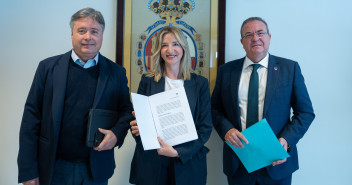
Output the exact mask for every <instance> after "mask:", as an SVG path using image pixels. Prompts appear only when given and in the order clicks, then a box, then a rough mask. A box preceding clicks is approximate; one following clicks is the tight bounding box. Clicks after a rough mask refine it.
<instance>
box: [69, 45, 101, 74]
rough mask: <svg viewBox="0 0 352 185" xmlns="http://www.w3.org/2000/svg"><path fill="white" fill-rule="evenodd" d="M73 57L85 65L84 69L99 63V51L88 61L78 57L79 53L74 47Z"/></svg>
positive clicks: (82, 65)
mask: <svg viewBox="0 0 352 185" xmlns="http://www.w3.org/2000/svg"><path fill="white" fill-rule="evenodd" d="M71 58H72V60H73V61H74V62H75V63H76V64H78V65H79V66H81V67H83V68H84V69H87V68H90V67H93V66H95V65H98V58H99V52H98V53H97V55H95V57H94V58H93V59H89V60H88V61H87V62H84V61H83V60H81V59H80V58H79V57H78V55H77V54H76V53H75V51H74V50H73V49H72V53H71Z"/></svg>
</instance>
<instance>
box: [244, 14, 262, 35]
mask: <svg viewBox="0 0 352 185" xmlns="http://www.w3.org/2000/svg"><path fill="white" fill-rule="evenodd" d="M251 21H260V22H262V23H264V24H265V26H266V30H267V32H268V33H269V27H268V24H267V23H266V22H265V21H264V19H262V18H261V17H250V18H248V19H246V20H245V21H243V23H242V26H241V30H240V33H241V36H242V28H243V26H244V25H245V24H247V23H248V22H251Z"/></svg>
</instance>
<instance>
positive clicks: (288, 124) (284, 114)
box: [211, 55, 315, 179]
mask: <svg viewBox="0 0 352 185" xmlns="http://www.w3.org/2000/svg"><path fill="white" fill-rule="evenodd" d="M243 62H244V58H242V59H239V60H235V61H231V62H228V63H226V64H225V65H223V66H221V67H220V68H219V71H218V74H217V79H216V85H215V89H214V92H213V95H212V100H211V104H212V117H213V125H214V127H215V129H216V131H217V132H218V134H219V136H220V137H221V138H222V139H223V140H224V138H225V134H226V133H227V132H228V131H229V130H230V129H231V128H236V129H237V130H239V131H241V130H242V129H241V120H240V114H241V113H240V108H239V101H238V88H239V82H240V77H241V72H242V66H243ZM267 78H268V79H267V87H266V94H265V100H264V114H263V117H264V118H266V119H267V121H268V123H269V125H270V126H271V128H272V130H273V131H274V133H275V134H276V136H277V137H278V138H280V137H283V138H285V139H286V141H287V142H288V144H289V146H290V150H291V151H290V152H289V154H290V156H291V157H289V158H287V161H286V162H285V163H283V164H281V165H278V166H275V167H272V166H268V167H266V168H267V171H268V173H269V175H270V176H271V177H272V178H273V179H281V178H283V177H286V176H287V175H290V174H292V173H293V172H294V171H295V170H297V169H298V157H297V149H296V144H297V143H298V141H299V140H300V139H301V138H302V137H303V135H304V134H305V133H306V131H307V129H308V127H309V126H310V124H311V123H312V121H313V119H314V117H315V115H314V112H313V107H312V103H311V101H310V98H309V95H308V91H307V88H306V85H305V83H304V78H303V76H302V73H301V70H300V67H299V65H298V63H297V62H295V61H292V60H288V59H284V58H280V57H276V56H273V55H269V64H268V77H267ZM291 108H292V110H293V116H292V117H291V115H290V114H291V112H290V111H291ZM223 152H224V154H223V160H224V161H223V162H224V169H223V170H224V173H225V174H226V175H230V176H232V175H234V173H235V172H236V169H237V167H238V165H239V164H240V161H239V159H238V158H237V156H236V154H235V153H234V152H233V151H232V150H231V148H230V147H229V146H227V145H226V144H224V151H223Z"/></svg>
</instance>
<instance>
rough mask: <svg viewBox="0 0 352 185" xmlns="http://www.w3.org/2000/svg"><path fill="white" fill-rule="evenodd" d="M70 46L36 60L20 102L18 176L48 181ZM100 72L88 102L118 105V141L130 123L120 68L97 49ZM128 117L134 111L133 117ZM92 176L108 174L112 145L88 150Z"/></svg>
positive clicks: (100, 105) (99, 106) (99, 105)
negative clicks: (27, 86) (60, 52)
mask: <svg viewBox="0 0 352 185" xmlns="http://www.w3.org/2000/svg"><path fill="white" fill-rule="evenodd" d="M70 57H71V51H69V52H67V53H65V54H63V55H58V56H54V57H51V58H48V59H45V60H43V61H41V62H40V64H39V66H38V69H37V71H36V74H35V76H34V79H33V83H32V86H31V89H30V91H29V94H28V98H27V101H26V104H25V107H24V113H23V118H22V123H21V129H20V148H19V153H18V160H17V162H18V170H19V172H18V182H23V181H27V180H31V179H34V178H36V177H39V180H40V184H41V185H48V184H50V181H51V177H52V173H53V166H54V163H55V157H56V149H57V144H58V140H59V139H58V137H59V132H60V124H61V119H62V114H63V107H64V103H65V102H64V100H65V93H66V81H67V74H68V67H69V61H70ZM98 65H99V77H98V84H97V88H96V94H95V98H94V102H93V107H92V108H97V109H108V110H114V111H117V112H118V114H119V120H118V122H117V123H116V125H115V126H114V127H113V128H112V129H111V130H112V131H113V132H114V134H115V135H116V137H117V138H118V143H117V145H118V146H121V145H122V144H123V141H124V138H125V136H126V134H127V131H128V128H129V124H128V122H129V119H131V117H130V115H131V111H132V105H131V102H130V96H129V90H128V87H127V78H126V74H125V70H124V69H123V68H122V67H121V66H119V65H117V64H116V63H114V62H112V61H111V60H109V59H107V58H105V57H104V56H102V55H99V63H98ZM132 118H133V117H132ZM90 166H91V172H92V175H93V178H94V180H96V181H104V180H107V179H108V178H110V177H111V176H112V174H113V172H114V169H115V160H114V149H111V150H107V151H101V152H97V151H95V150H93V149H91V151H90Z"/></svg>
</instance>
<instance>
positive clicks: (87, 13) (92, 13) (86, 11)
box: [70, 8, 105, 32]
mask: <svg viewBox="0 0 352 185" xmlns="http://www.w3.org/2000/svg"><path fill="white" fill-rule="evenodd" d="M80 18H91V19H93V20H95V21H97V22H98V23H99V24H100V26H101V28H102V29H103V32H104V29H105V21H104V17H103V15H102V14H101V13H100V12H99V11H96V10H94V9H93V8H83V9H81V10H78V12H76V13H75V14H73V15H72V17H71V21H70V27H71V31H72V30H73V26H74V25H75V22H76V21H77V20H78V19H80Z"/></svg>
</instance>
